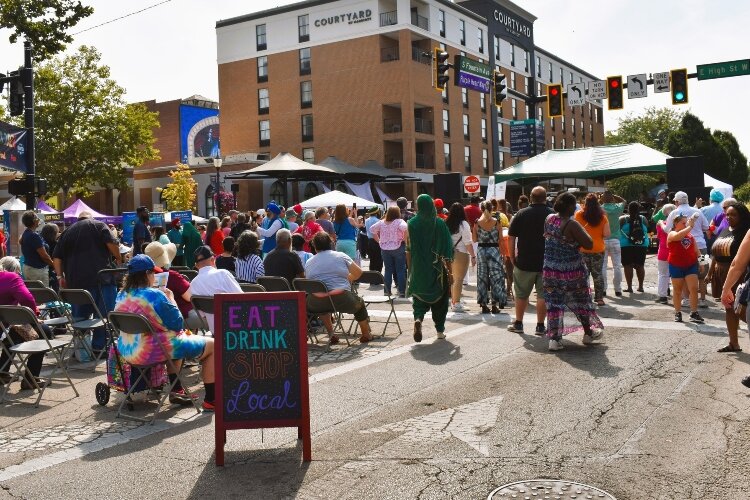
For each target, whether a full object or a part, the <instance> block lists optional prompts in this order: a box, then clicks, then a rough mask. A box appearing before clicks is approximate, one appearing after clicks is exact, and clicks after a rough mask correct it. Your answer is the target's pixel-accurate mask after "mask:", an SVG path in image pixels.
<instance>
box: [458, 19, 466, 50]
mask: <svg viewBox="0 0 750 500" xmlns="http://www.w3.org/2000/svg"><path fill="white" fill-rule="evenodd" d="M459 22H460V23H461V24H460V25H459V28H458V29H459V31H461V45H466V21H464V20H463V19H461V21H459Z"/></svg>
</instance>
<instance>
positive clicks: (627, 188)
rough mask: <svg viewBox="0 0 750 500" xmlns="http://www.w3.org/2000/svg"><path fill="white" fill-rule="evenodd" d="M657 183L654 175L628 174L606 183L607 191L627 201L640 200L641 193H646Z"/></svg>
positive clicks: (657, 178) (656, 177)
mask: <svg viewBox="0 0 750 500" xmlns="http://www.w3.org/2000/svg"><path fill="white" fill-rule="evenodd" d="M658 183H659V176H658V175H654V174H630V175H624V176H622V177H618V178H616V179H612V180H608V181H607V189H609V190H610V191H612V192H613V193H615V194H616V195H618V196H622V197H623V198H625V199H626V200H627V201H633V200H640V199H641V192H642V191H646V192H648V191H649V190H650V189H651V188H653V187H654V186H656V185H657V184H658Z"/></svg>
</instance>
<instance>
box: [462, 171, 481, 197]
mask: <svg viewBox="0 0 750 500" xmlns="http://www.w3.org/2000/svg"><path fill="white" fill-rule="evenodd" d="M479 188H480V183H479V177H477V176H476V175H465V176H464V192H465V193H469V194H474V193H478V192H479Z"/></svg>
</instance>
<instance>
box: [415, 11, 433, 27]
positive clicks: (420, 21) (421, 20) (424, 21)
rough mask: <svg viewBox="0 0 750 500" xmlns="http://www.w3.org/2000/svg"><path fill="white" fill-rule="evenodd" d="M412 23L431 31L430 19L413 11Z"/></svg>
mask: <svg viewBox="0 0 750 500" xmlns="http://www.w3.org/2000/svg"><path fill="white" fill-rule="evenodd" d="M411 23H412V24H413V25H414V26H416V27H417V28H422V29H423V30H425V31H430V20H429V19H428V18H426V17H424V16H420V15H419V14H417V13H416V12H412V13H411Z"/></svg>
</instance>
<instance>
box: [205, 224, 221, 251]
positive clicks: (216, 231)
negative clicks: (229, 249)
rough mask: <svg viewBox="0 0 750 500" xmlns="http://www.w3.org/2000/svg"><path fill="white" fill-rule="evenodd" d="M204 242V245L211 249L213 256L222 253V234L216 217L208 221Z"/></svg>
mask: <svg viewBox="0 0 750 500" xmlns="http://www.w3.org/2000/svg"><path fill="white" fill-rule="evenodd" d="M205 241H206V245H208V246H210V247H211V250H212V251H213V253H214V255H221V254H222V253H224V233H223V232H222V230H221V228H220V227H219V218H218V217H211V218H210V219H208V227H207V228H206V240H205Z"/></svg>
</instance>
